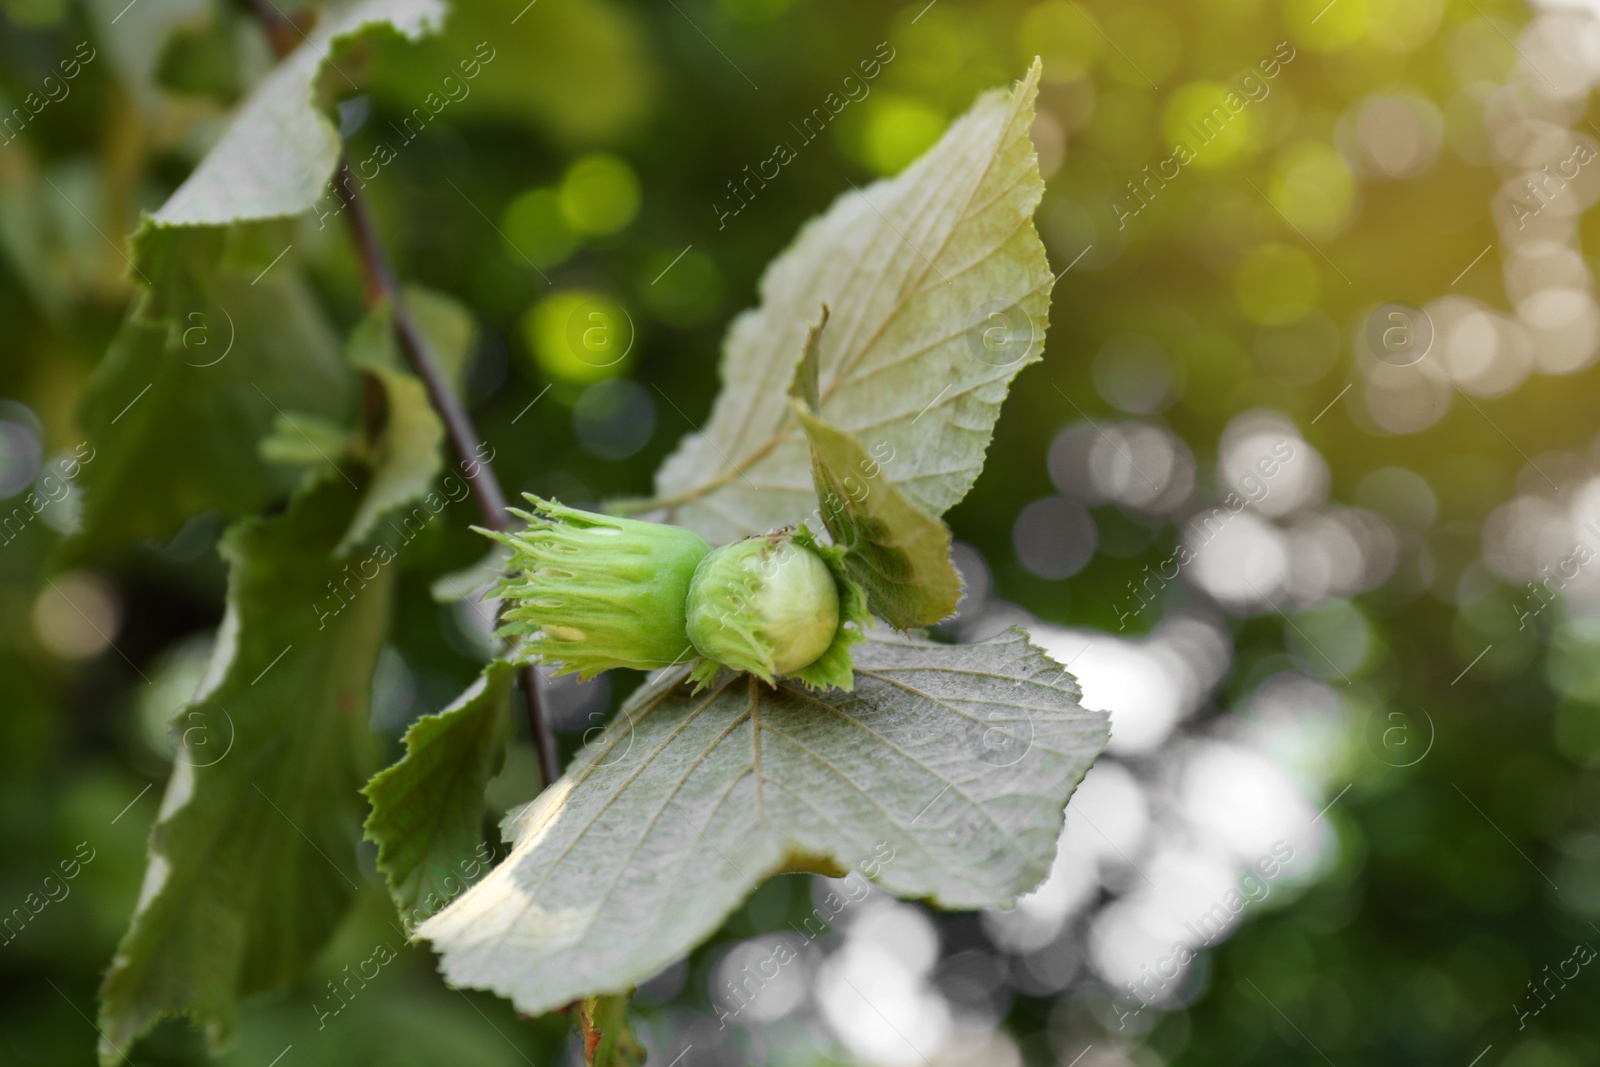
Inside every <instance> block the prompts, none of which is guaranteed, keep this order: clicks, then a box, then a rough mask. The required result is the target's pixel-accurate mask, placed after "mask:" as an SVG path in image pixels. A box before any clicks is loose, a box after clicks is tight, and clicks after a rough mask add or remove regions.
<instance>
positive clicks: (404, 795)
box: [363, 660, 514, 930]
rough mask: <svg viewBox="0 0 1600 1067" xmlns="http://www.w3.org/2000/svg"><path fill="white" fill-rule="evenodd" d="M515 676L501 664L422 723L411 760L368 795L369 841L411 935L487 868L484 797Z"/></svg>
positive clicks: (410, 744) (386, 773)
mask: <svg viewBox="0 0 1600 1067" xmlns="http://www.w3.org/2000/svg"><path fill="white" fill-rule="evenodd" d="M513 673H514V670H513V668H512V667H511V665H510V664H507V663H504V662H501V661H499V660H496V661H495V662H493V663H491V664H489V666H487V667H485V668H484V670H483V674H482V675H481V676H479V678H478V680H477V681H475V682H473V683H472V685H471V686H470V687H468V689H467V691H466V692H464V693H462V694H461V695H460V696H459V697H457V698H456V699H455V701H454V703H452V704H451V705H450V706H449V707H447V708H445V709H444V710H443V711H441V712H439V713H438V714H437V715H425V716H423V717H422V718H420V719H418V720H417V721H416V723H414V724H413V725H412V727H411V729H410V730H408V731H406V742H405V743H406V754H405V756H404V758H402V759H401V760H400V762H398V763H396V764H394V765H393V766H391V767H388V768H386V769H385V770H383V771H381V772H380V773H379V774H378V775H377V776H376V777H375V778H373V779H372V781H371V782H369V783H367V787H366V789H365V790H363V792H365V793H366V795H367V799H368V800H369V801H371V802H372V814H371V815H369V816H368V817H367V823H366V831H367V837H369V838H371V839H372V840H373V841H375V842H377V845H378V869H379V870H381V871H382V872H383V873H384V876H385V877H386V878H387V879H388V883H389V893H390V895H391V896H392V897H394V903H395V907H397V908H399V909H400V916H401V918H402V920H403V921H404V922H405V924H406V928H407V929H408V930H409V929H411V928H412V927H414V926H416V925H417V923H419V922H421V921H422V920H423V919H426V918H427V917H428V916H430V915H432V914H433V913H434V912H436V911H438V910H439V908H440V907H442V906H443V905H444V903H445V902H446V901H449V900H451V899H453V898H454V897H456V896H459V895H460V893H461V891H462V889H464V888H465V887H466V886H467V885H470V884H471V883H472V882H473V881H474V880H475V879H476V878H477V877H478V874H479V873H480V872H481V871H483V870H486V869H487V862H488V860H489V859H490V858H491V856H490V854H489V853H488V852H487V851H485V844H484V840H483V811H484V807H483V793H484V790H485V789H486V788H488V785H489V780H490V779H491V778H493V777H494V776H495V775H496V774H497V773H499V771H500V767H501V764H502V763H504V762H505V742H506V734H507V727H508V725H509V720H508V718H507V709H506V703H507V700H506V698H507V696H508V694H509V693H510V692H511V679H512V675H513Z"/></svg>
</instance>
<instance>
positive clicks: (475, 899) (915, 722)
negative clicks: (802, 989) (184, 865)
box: [418, 631, 1107, 1014]
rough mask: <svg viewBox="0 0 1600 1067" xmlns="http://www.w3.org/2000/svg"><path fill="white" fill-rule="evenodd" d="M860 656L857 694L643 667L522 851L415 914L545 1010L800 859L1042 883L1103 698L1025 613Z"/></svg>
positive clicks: (510, 992)
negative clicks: (1019, 627)
mask: <svg viewBox="0 0 1600 1067" xmlns="http://www.w3.org/2000/svg"><path fill="white" fill-rule="evenodd" d="M935 657H937V658H936V659H935ZM855 659H856V668H857V669H856V688H855V690H854V692H853V693H849V694H845V693H839V692H829V693H827V694H825V695H821V696H819V695H816V694H813V693H809V692H806V691H805V690H803V689H801V688H798V687H797V686H793V685H790V684H787V683H782V682H780V684H779V685H777V686H775V687H768V686H765V685H763V684H762V683H760V682H759V681H757V680H756V679H755V678H754V677H752V676H750V675H745V674H735V675H724V676H723V677H722V679H721V681H720V683H719V684H717V685H715V686H714V687H713V688H712V689H711V690H710V691H709V692H706V693H702V694H701V695H699V696H696V695H694V694H693V693H692V692H691V691H690V689H689V687H688V686H687V685H686V684H685V683H684V679H685V674H686V670H685V669H671V670H668V671H665V672H663V673H661V674H659V675H658V676H657V677H656V678H655V679H654V680H653V681H651V682H649V683H647V684H646V685H644V686H642V687H641V688H640V689H639V690H638V691H637V692H636V693H635V694H634V695H633V696H632V697H631V698H629V700H628V702H627V703H626V704H625V705H624V707H623V709H622V713H621V714H620V715H618V717H617V718H616V719H615V720H614V721H613V722H612V724H611V725H610V726H609V727H608V728H607V729H606V731H605V733H604V734H603V735H602V736H601V738H600V739H599V740H598V741H597V742H596V743H595V744H593V745H592V746H590V747H589V748H587V749H585V751H584V752H583V753H582V754H581V755H580V756H579V757H578V759H577V760H576V761H574V763H573V765H572V766H571V767H570V768H569V769H568V771H567V773H566V774H565V775H564V776H563V777H562V778H561V779H560V781H558V782H556V783H555V784H554V785H553V786H551V787H550V788H549V789H546V790H545V791H544V792H543V793H542V794H540V795H539V797H538V798H536V799H535V800H534V801H533V803H531V804H529V805H528V806H527V807H525V808H523V809H521V810H520V811H519V812H517V813H516V814H514V815H512V816H510V817H508V819H507V820H506V823H505V831H506V834H507V837H508V838H509V839H511V840H514V841H515V848H514V850H513V851H512V853H511V855H510V856H509V857H508V858H507V859H506V860H505V862H504V863H502V864H501V865H500V866H499V867H497V868H496V869H495V870H494V872H493V873H491V874H490V875H489V876H488V877H487V878H485V879H484V880H483V881H481V882H479V883H478V884H477V885H476V886H474V887H473V888H472V889H471V890H469V891H468V892H467V893H466V895H464V896H463V897H461V898H460V899H459V900H457V901H456V902H455V903H453V904H451V905H450V906H449V907H448V908H446V909H445V910H444V911H442V912H440V913H439V914H438V915H436V916H434V917H433V918H431V919H429V920H428V921H427V922H426V923H424V924H423V925H422V926H421V927H420V928H419V930H418V934H419V935H420V936H422V937H425V938H427V939H429V940H431V941H432V942H433V943H434V947H435V948H436V949H437V950H438V951H439V952H440V953H441V961H440V968H441V970H442V971H443V973H444V975H445V977H446V978H448V979H449V980H450V981H451V982H453V983H455V984H457V985H462V986H471V987H475V988H487V989H492V990H494V991H495V992H497V993H499V994H501V995H503V996H507V997H509V998H511V1000H512V1002H513V1003H514V1004H515V1005H516V1007H517V1008H518V1009H519V1010H521V1011H523V1012H527V1013H529V1014H537V1013H539V1012H544V1011H549V1010H550V1009H552V1008H555V1007H559V1006H560V1005H562V1004H566V1003H568V1002H570V1001H572V1000H574V999H576V998H579V997H583V996H590V995H594V994H597V993H615V992H619V991H621V990H625V989H627V988H629V987H630V986H632V985H634V984H635V983H637V982H639V981H642V980H643V979H645V978H648V977H649V976H651V975H653V974H655V973H656V972H657V971H658V970H660V969H661V968H662V967H663V966H665V965H666V964H668V963H670V962H672V961H673V960H675V959H677V958H678V957H680V956H682V955H683V954H684V953H685V952H687V951H688V950H689V949H691V948H692V947H694V946H695V945H697V944H699V943H700V942H701V941H703V940H704V939H705V938H706V937H707V936H709V935H710V934H711V933H712V932H713V931H715V930H716V929H717V928H718V927H719V926H720V925H721V924H722V922H723V920H724V919H726V918H727V917H728V915H729V914H731V913H732V912H733V910H734V909H735V908H736V907H738V905H739V904H740V902H742V901H743V900H744V899H745V898H746V897H747V896H749V895H750V893H752V892H753V891H754V890H755V889H756V887H757V883H758V882H759V881H760V880H762V879H764V878H766V877H768V876H770V875H772V874H776V873H778V872H780V871H786V870H811V871H826V872H830V873H836V874H842V873H844V872H845V871H846V870H848V869H851V868H856V869H858V870H860V871H861V872H862V873H863V874H865V875H866V876H867V877H870V878H872V879H873V880H875V881H876V882H878V883H879V884H880V885H882V886H883V887H884V888H885V889H887V890H889V891H890V892H893V893H896V894H898V895H900V896H903V897H910V898H918V899H926V900H929V901H931V902H932V903H934V904H937V905H940V906H943V907H953V908H979V907H988V906H992V905H996V904H1001V903H1004V902H1007V901H1010V900H1013V899H1015V898H1016V897H1017V896H1019V895H1020V894H1022V893H1024V892H1027V891H1028V890H1029V889H1031V888H1033V887H1034V886H1035V885H1037V884H1038V883H1039V881H1040V880H1041V879H1042V878H1043V877H1044V876H1045V874H1046V872H1047V871H1048V870H1049V868H1050V863H1051V857H1052V856H1053V854H1054V852H1055V847H1056V840H1057V838H1058V837H1059V835H1060V832H1061V825H1062V818H1063V815H1062V812H1063V808H1064V806H1065V804H1066V801H1067V798H1068V797H1069V796H1070V795H1071V793H1072V790H1073V789H1074V788H1075V787H1076V785H1077V783H1078V782H1079V781H1081V780H1082V778H1083V775H1084V772H1085V771H1087V770H1088V768H1089V765H1090V764H1091V763H1093V761H1094V759H1095V757H1096V755H1098V753H1099V752H1100V750H1101V748H1102V747H1103V746H1104V745H1105V742H1106V737H1107V721H1106V716H1105V714H1104V713H1102V712H1096V711H1086V710H1084V709H1083V708H1082V707H1080V706H1079V704H1078V687H1077V685H1076V684H1074V682H1073V681H1072V679H1071V678H1070V677H1069V676H1068V675H1067V674H1066V672H1065V671H1064V670H1062V669H1061V667H1060V666H1059V665H1057V664H1056V663H1054V662H1052V661H1051V660H1050V659H1048V658H1047V657H1046V656H1045V655H1044V654H1043V653H1041V652H1040V651H1039V650H1038V649H1036V648H1034V647H1032V646H1031V645H1029V644H1028V643H1027V640H1026V638H1025V635H1023V634H1022V633H1021V632H1020V631H1012V632H1011V633H1010V634H1008V635H1006V636H1005V637H1003V638H1001V639H999V640H996V641H992V642H989V643H986V644H981V645H967V646H941V645H934V644H931V643H926V642H918V643H911V642H908V641H903V640H898V639H891V638H889V637H886V636H884V635H882V634H878V635H874V636H873V637H871V638H869V639H868V640H867V641H866V642H863V643H862V644H861V645H858V646H857V648H856V652H855ZM996 736H1000V737H1003V738H1004V739H1005V740H1007V741H1008V742H1010V744H1011V747H1009V748H1008V747H1002V746H996V745H995V744H994V739H995V737H996ZM997 754H999V758H997ZM1001 764H1004V765H1003V766H1002V765H1001Z"/></svg>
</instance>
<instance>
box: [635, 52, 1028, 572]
mask: <svg viewBox="0 0 1600 1067" xmlns="http://www.w3.org/2000/svg"><path fill="white" fill-rule="evenodd" d="M1038 81H1039V69H1038V66H1037V64H1036V65H1035V66H1034V68H1033V69H1032V70H1031V71H1030V72H1029V74H1028V77H1027V78H1026V79H1025V80H1024V81H1023V82H1022V83H1020V84H1019V85H1018V86H1017V87H1016V88H1015V89H1013V90H1012V91H1011V92H1010V93H1006V92H1003V91H994V92H990V93H986V94H985V95H983V96H982V97H980V98H979V100H978V102H977V103H976V104H975V105H973V107H972V109H971V110H970V111H969V112H968V113H967V114H966V115H965V116H964V117H962V118H961V119H960V120H958V121H957V122H956V123H955V124H954V125H952V126H951V128H950V130H949V131H948V132H947V133H946V134H945V135H944V137H943V138H941V139H940V141H939V143H938V144H937V145H935V146H934V147H933V148H932V149H931V150H929V152H928V153H927V154H926V155H924V156H923V157H922V158H921V159H919V160H918V161H917V162H916V163H914V164H913V165H912V166H911V167H909V168H908V169H907V170H906V171H905V172H904V173H902V174H901V175H900V176H899V177H897V178H894V179H893V180H890V181H886V182H878V183H876V184H874V185H872V186H869V187H868V188H867V189H865V190H858V191H856V192H852V193H849V194H846V195H845V196H843V197H841V198H840V199H839V200H838V201H837V202H835V204H834V205H833V207H832V208H830V209H829V210H828V212H827V214H826V215H824V216H822V217H821V218H820V219H817V220H814V221H812V222H810V223H808V224H807V225H806V226H805V227H804V228H803V229H802V230H801V233H800V236H799V237H798V239H797V240H796V241H795V243H794V245H793V246H791V247H790V249H789V250H788V251H787V252H785V253H784V254H783V255H781V256H779V257H778V259H776V260H774V261H773V263H772V265H771V266H770V267H769V268H768V269H767V272H766V275H765V276H764V277H763V278H762V281H761V296H762V304H761V307H760V308H759V309H757V310H755V311H749V312H746V313H744V314H742V315H741V316H739V318H737V319H736V320H735V321H734V323H733V326H732V327H731V328H730V330H729V331H728V337H727V341H726V344H725V349H724V356H723V363H722V385H723V387H722V392H721V394H720V395H719V396H718V397H717V401H716V404H715V405H714V406H713V408H712V411H711V416H710V418H709V419H708V420H707V422H706V424H705V426H704V428H703V430H702V431H701V432H699V433H696V434H694V435H692V436H690V437H689V438H687V439H685V441H684V442H683V443H682V444H681V445H680V446H679V448H678V450H677V452H675V453H674V454H673V455H672V456H671V457H670V458H669V459H668V460H667V461H666V463H664V464H663V465H662V467H661V469H660V470H659V471H658V472H657V474H656V491H657V493H658V499H657V500H656V501H654V502H653V504H654V506H656V507H661V508H664V509H665V513H666V518H667V519H668V521H671V522H675V523H679V524H681V525H684V526H688V527H690V528H691V529H694V530H697V531H699V532H700V533H702V534H704V535H705V536H706V537H707V538H708V539H710V540H711V541H713V542H719V541H729V540H733V539H735V538H737V537H741V536H745V535H748V534H754V533H760V532H762V531H765V530H770V529H774V528H776V527H779V526H783V525H786V524H788V523H792V522H795V521H798V520H799V519H801V518H803V517H804V516H805V515H806V514H807V513H809V512H810V511H811V510H812V508H814V507H815V506H816V498H815V493H814V492H813V489H812V485H811V479H810V478H809V476H808V473H809V472H808V467H809V456H808V454H807V453H808V450H807V448H806V442H805V437H804V434H803V433H802V431H801V428H800V426H799V423H798V421H797V420H796V419H795V418H794V417H793V415H792V413H791V412H790V411H789V410H788V409H787V401H786V399H785V396H784V389H785V386H786V384H787V383H788V380H789V376H790V374H791V373H792V372H793V368H794V361H795V359H796V358H797V356H798V354H799V353H800V351H801V348H802V346H803V344H804V343H805V339H806V330H807V328H808V326H809V324H810V323H811V322H812V321H814V319H815V317H816V313H817V308H818V307H819V306H820V305H823V304H826V305H827V306H828V307H829V308H830V309H831V311H832V319H831V322H830V325H829V329H828V332H827V334H826V335H824V336H823V337H822V339H821V347H820V350H819V361H820V400H821V403H820V405H819V406H818V411H817V413H818V414H819V415H820V416H821V417H823V418H825V419H827V420H828V422H829V423H831V424H832V425H834V426H837V427H839V428H840V429H842V430H846V431H849V432H852V433H855V434H857V435H859V436H861V438H862V439H863V440H864V441H867V442H868V443H870V444H871V445H872V446H873V447H874V448H876V447H877V446H878V445H879V444H880V443H882V444H886V445H887V446H888V447H889V448H891V449H892V450H893V453H894V455H895V457H896V467H895V471H894V480H895V482H896V483H897V484H898V485H899V486H900V488H901V490H902V491H903V492H904V493H905V494H906V496H907V497H909V498H910V499H911V500H912V501H913V502H914V503H916V504H918V505H919V506H921V507H922V508H924V509H925V510H927V511H928V512H930V513H931V514H933V515H941V514H943V513H944V512H945V510H946V509H948V508H949V507H950V506H951V505H952V504H954V503H955V502H956V501H958V500H960V499H961V498H962V497H963V496H964V495H965V494H966V492H967V490H968V489H969V488H971V486H972V483H973V481H974V480H976V478H977V476H978V472H979V471H980V470H981V469H982V467H983V456H984V452H985V450H986V449H987V448H988V445H989V439H990V437H991V435H992V433H993V429H994V422H995V419H996V418H997V417H998V416H999V411H1000V404H1001V402H1002V401H1003V400H1004V399H1005V395H1006V391H1007V389H1008V387H1009V385H1010V382H1011V379H1012V377H1013V376H1015V374H1016V373H1017V371H1019V370H1020V369H1021V368H1022V367H1023V366H1025V365H1027V364H1028V363H1031V362H1034V361H1037V360H1038V359H1039V358H1040V352H1041V350H1042V348H1043V344H1042V341H1043V337H1044V329H1045V320H1046V315H1047V311H1048V308H1049V288H1050V284H1051V274H1050V269H1049V264H1048V263H1047V262H1046V259H1045V252H1044V246H1043V245H1042V244H1041V243H1040V242H1039V237H1038V234H1037V233H1035V231H1034V228H1033V222H1032V215H1033V209H1034V207H1035V206H1036V205H1037V204H1038V203H1039V198H1040V196H1041V195H1042V193H1043V189H1044V184H1043V182H1042V181H1040V178H1039V168H1038V161H1037V159H1036V157H1035V155H1034V152H1033V145H1032V143H1031V142H1030V141H1029V139H1028V128H1029V125H1030V124H1031V123H1032V121H1033V102H1034V97H1035V96H1036V94H1037V92H1038ZM995 338H998V341H999V345H998V347H996V345H995V344H993V343H991V342H992V340H993V339H995ZM649 506H651V504H650V503H646V504H642V505H630V507H649Z"/></svg>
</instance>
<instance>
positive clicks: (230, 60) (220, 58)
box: [155, 5, 240, 104]
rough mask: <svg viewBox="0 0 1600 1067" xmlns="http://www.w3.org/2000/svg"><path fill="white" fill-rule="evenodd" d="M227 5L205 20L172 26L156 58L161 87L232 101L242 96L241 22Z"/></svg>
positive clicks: (158, 79) (217, 9) (156, 73)
mask: <svg viewBox="0 0 1600 1067" xmlns="http://www.w3.org/2000/svg"><path fill="white" fill-rule="evenodd" d="M231 12H232V9H231V8H230V7H228V6H227V5H218V6H217V8H216V9H215V11H214V16H215V17H213V18H211V19H208V20H206V21H204V22H202V23H197V24H185V25H179V26H177V27H176V28H174V29H173V31H172V33H171V36H170V37H168V38H167V41H166V43H165V45H164V46H163V47H162V49H161V54H160V58H159V59H158V60H157V64H156V70H155V79H156V84H157V85H159V86H160V87H161V88H162V89H165V90H168V91H170V92H174V93H182V94H186V95H190V96H209V97H214V98H216V99H218V100H220V101H223V102H224V103H230V104H231V103H232V102H233V101H234V100H236V99H237V98H238V96H239V89H240V86H239V68H240V55H239V37H238V29H239V27H238V24H237V22H236V20H235V18H234V17H232V15H231Z"/></svg>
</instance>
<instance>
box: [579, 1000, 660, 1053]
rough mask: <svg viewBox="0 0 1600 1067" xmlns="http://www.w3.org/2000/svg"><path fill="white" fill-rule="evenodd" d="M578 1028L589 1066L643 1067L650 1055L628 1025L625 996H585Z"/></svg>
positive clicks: (580, 1010) (580, 1005) (581, 1003)
mask: <svg viewBox="0 0 1600 1067" xmlns="http://www.w3.org/2000/svg"><path fill="white" fill-rule="evenodd" d="M578 1029H579V1030H580V1031H581V1032H582V1034H583V1062H584V1063H585V1064H587V1065H588V1067H643V1064H644V1061H645V1055H646V1054H645V1050H644V1046H643V1045H641V1044H639V1039H638V1038H637V1037H635V1036H634V1033H633V1030H632V1028H630V1027H629V1026H628V998H627V996H626V995H625V994H624V995H620V996H601V997H584V998H583V1000H581V1001H580V1002H579V1003H578Z"/></svg>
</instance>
